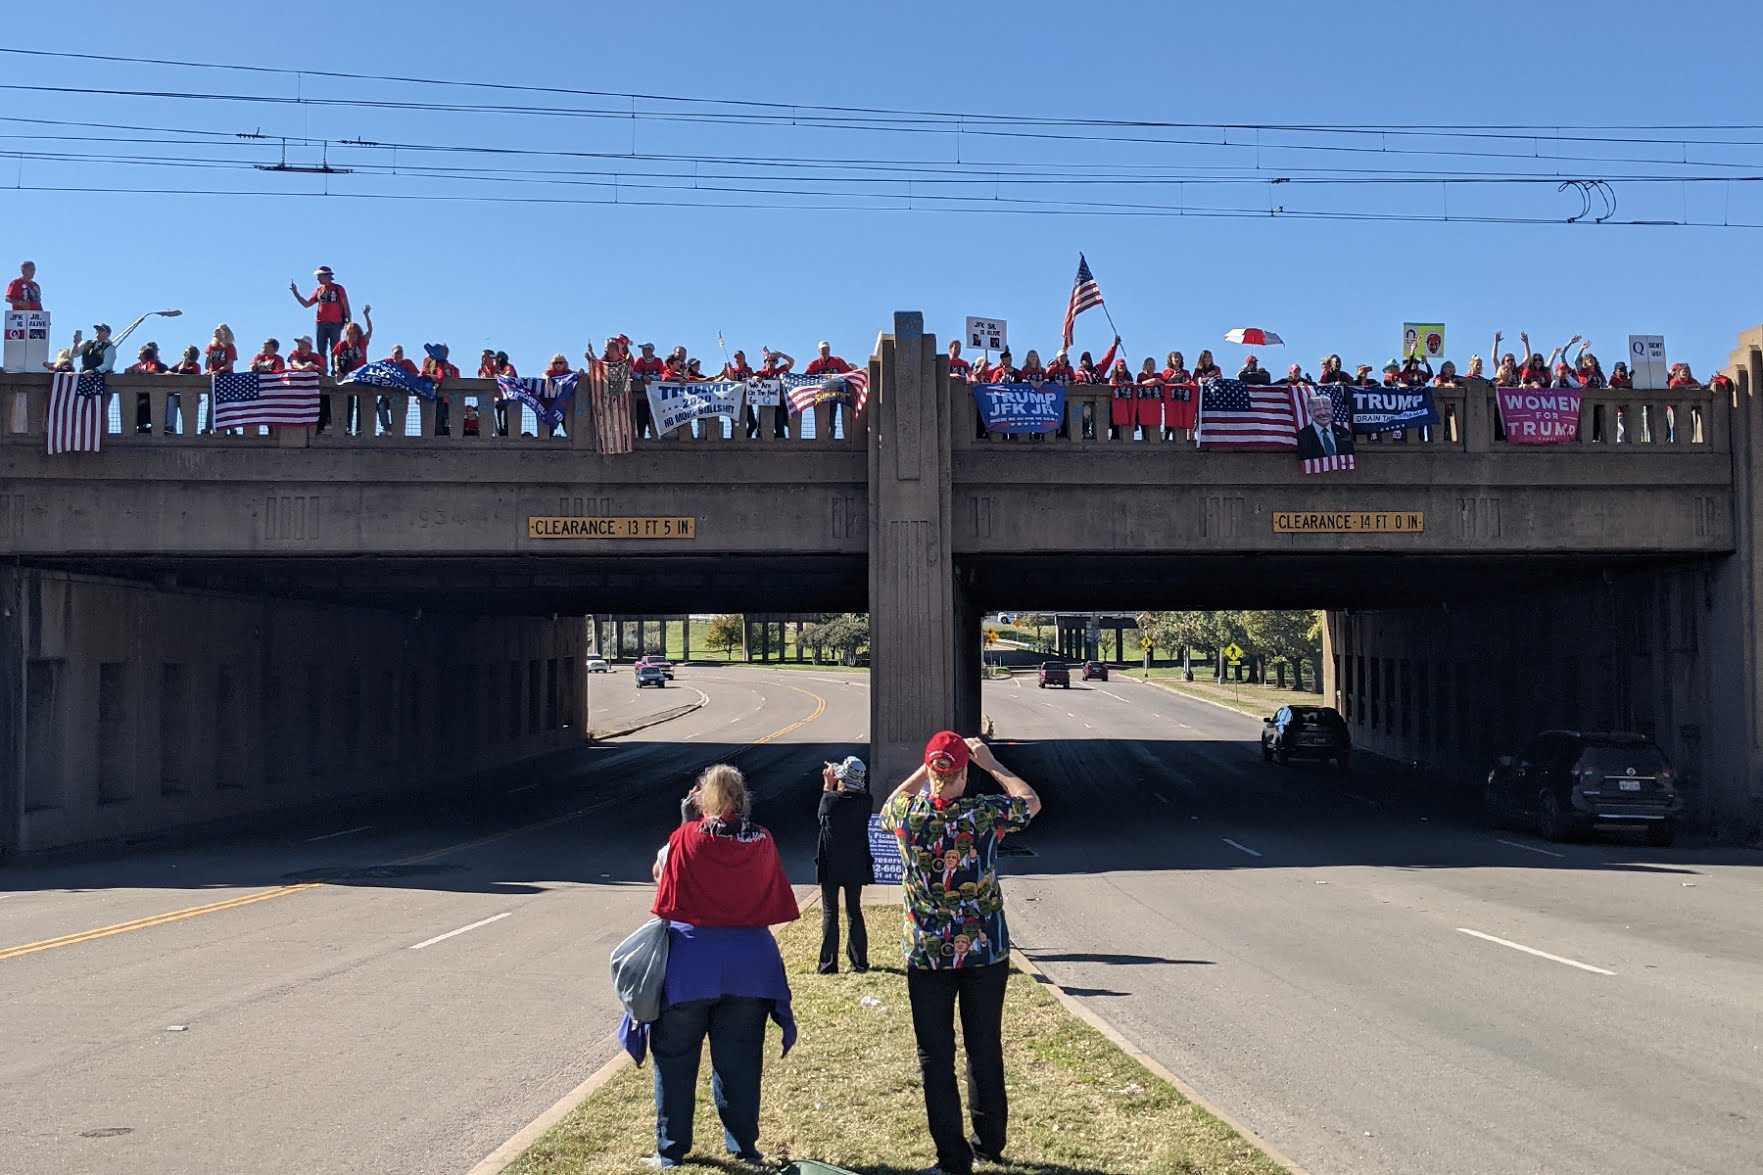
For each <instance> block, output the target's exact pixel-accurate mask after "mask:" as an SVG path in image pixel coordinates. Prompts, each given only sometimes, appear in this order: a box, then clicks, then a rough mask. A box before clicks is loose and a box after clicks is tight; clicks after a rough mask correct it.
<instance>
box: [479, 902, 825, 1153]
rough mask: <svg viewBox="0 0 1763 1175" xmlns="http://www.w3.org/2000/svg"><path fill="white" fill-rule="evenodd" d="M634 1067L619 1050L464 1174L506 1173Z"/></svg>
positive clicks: (807, 905)
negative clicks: (572, 1114) (622, 1074)
mask: <svg viewBox="0 0 1763 1175" xmlns="http://www.w3.org/2000/svg"><path fill="white" fill-rule="evenodd" d="M808 888H810V889H811V892H810V893H809V894H808V895H807V896H806V897H804V898H803V899H802V900H801V901H799V902H797V903H796V907H797V909H799V910H801V911H802V912H803V913H807V912H808V911H809V910H812V909H813V908H814V907H815V906H816V905H818V904H819V902H820V891H819V890H818V889H814V888H812V887H808ZM776 933H777V928H776V927H773V928H772V934H773V935H775V934H776ZM635 1064H636V1062H635V1061H633V1060H631V1055H630V1054H629V1053H627V1052H625V1051H624V1050H623V1049H622V1048H621V1049H619V1050H618V1054H617V1055H616V1056H614V1057H613V1058H612V1059H611V1060H610V1061H607V1062H606V1063H605V1064H604V1065H601V1066H600V1067H599V1068H598V1069H596V1070H594V1072H593V1074H592V1075H591V1076H590V1077H589V1078H588V1079H587V1080H586V1081H584V1082H582V1083H581V1084H580V1085H578V1086H576V1087H575V1088H574V1089H572V1090H570V1091H569V1092H568V1093H566V1094H564V1095H563V1096H562V1097H561V1098H559V1099H558V1100H557V1101H555V1102H554V1103H552V1105H551V1108H550V1109H548V1110H546V1111H545V1112H544V1113H542V1114H540V1115H539V1116H538V1117H537V1118H534V1119H533V1120H532V1121H531V1122H528V1123H527V1124H526V1125H525V1126H522V1127H521V1128H520V1130H519V1131H518V1132H517V1133H516V1134H515V1135H514V1137H513V1138H510V1139H509V1140H508V1141H507V1142H504V1143H503V1144H502V1145H501V1146H499V1147H497V1148H496V1149H495V1150H493V1151H491V1152H490V1153H489V1154H487V1155H485V1156H484V1157H483V1158H482V1159H481V1160H480V1161H479V1162H478V1164H477V1166H475V1167H473V1168H472V1169H471V1170H470V1171H467V1172H466V1175H502V1172H503V1171H505V1170H507V1169H508V1167H509V1166H510V1165H511V1164H513V1162H514V1160H516V1159H518V1158H520V1156H521V1155H523V1154H525V1153H526V1150H527V1148H528V1147H530V1146H532V1145H533V1143H535V1142H537V1141H539V1139H541V1138H543V1137H544V1136H545V1134H546V1133H547V1132H548V1131H549V1130H550V1129H551V1127H553V1126H555V1125H557V1123H559V1122H561V1121H563V1120H564V1119H565V1118H567V1117H569V1115H570V1112H571V1111H572V1110H574V1109H575V1108H576V1107H577V1106H579V1105H581V1104H582V1103H583V1102H585V1101H587V1100H588V1099H589V1098H591V1097H593V1096H594V1095H595V1094H596V1093H598V1092H599V1091H600V1089H601V1087H602V1086H604V1085H605V1084H606V1083H607V1082H608V1081H611V1080H612V1079H613V1078H614V1077H615V1076H617V1075H618V1073H619V1072H620V1071H621V1070H624V1069H629V1068H630V1067H631V1066H633V1065H635Z"/></svg>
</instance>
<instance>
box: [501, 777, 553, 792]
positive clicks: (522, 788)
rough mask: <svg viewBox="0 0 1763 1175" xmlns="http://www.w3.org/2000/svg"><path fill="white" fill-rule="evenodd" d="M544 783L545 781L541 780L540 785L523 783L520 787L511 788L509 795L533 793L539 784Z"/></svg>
mask: <svg viewBox="0 0 1763 1175" xmlns="http://www.w3.org/2000/svg"><path fill="white" fill-rule="evenodd" d="M543 782H545V781H544V780H542V779H541V780H539V782H538V783H523V784H521V785H520V786H519V787H511V788H509V789H508V794H509V795H513V794H514V793H515V792H521V791H532V790H533V789H534V788H535V787H538V786H539V783H543Z"/></svg>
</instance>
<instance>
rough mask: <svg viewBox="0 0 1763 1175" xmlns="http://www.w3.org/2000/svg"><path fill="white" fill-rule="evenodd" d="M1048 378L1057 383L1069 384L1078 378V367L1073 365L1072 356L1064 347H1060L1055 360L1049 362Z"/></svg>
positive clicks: (1054, 357)
mask: <svg viewBox="0 0 1763 1175" xmlns="http://www.w3.org/2000/svg"><path fill="white" fill-rule="evenodd" d="M1047 379H1048V380H1050V381H1051V382H1053V383H1056V384H1068V383H1071V382H1072V381H1073V380H1075V379H1077V369H1076V368H1075V367H1073V366H1072V365H1071V356H1070V355H1069V354H1068V353H1067V352H1066V350H1065V348H1064V347H1061V348H1059V350H1058V352H1057V353H1056V354H1055V355H1054V356H1053V362H1051V363H1049V364H1047Z"/></svg>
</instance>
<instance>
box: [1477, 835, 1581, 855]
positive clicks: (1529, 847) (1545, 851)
mask: <svg viewBox="0 0 1763 1175" xmlns="http://www.w3.org/2000/svg"><path fill="white" fill-rule="evenodd" d="M1494 843H1495V844H1497V845H1511V846H1512V847H1513V848H1515V849H1523V850H1524V851H1525V852H1527V853H1541V854H1542V855H1543V856H1545V857H1563V858H1564V857H1566V856H1567V854H1566V853H1557V852H1555V851H1554V850H1553V849H1539V848H1537V846H1535V845H1524V844H1519V843H1518V842H1517V841H1515V840H1499V839H1496V840H1495V841H1494Z"/></svg>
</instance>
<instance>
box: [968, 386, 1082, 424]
mask: <svg viewBox="0 0 1763 1175" xmlns="http://www.w3.org/2000/svg"><path fill="white" fill-rule="evenodd" d="M973 400H974V403H976V404H978V405H979V416H980V420H981V421H983V422H984V424H985V429H986V431H987V432H997V433H1003V434H1005V435H1006V436H1020V435H1025V434H1031V433H1050V432H1058V431H1059V427H1060V425H1062V424H1063V423H1064V422H1065V385H1064V384H1053V383H1047V384H1041V385H1040V386H1038V387H1037V386H1036V385H1034V384H980V385H978V386H977V387H975V388H974V389H973Z"/></svg>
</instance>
